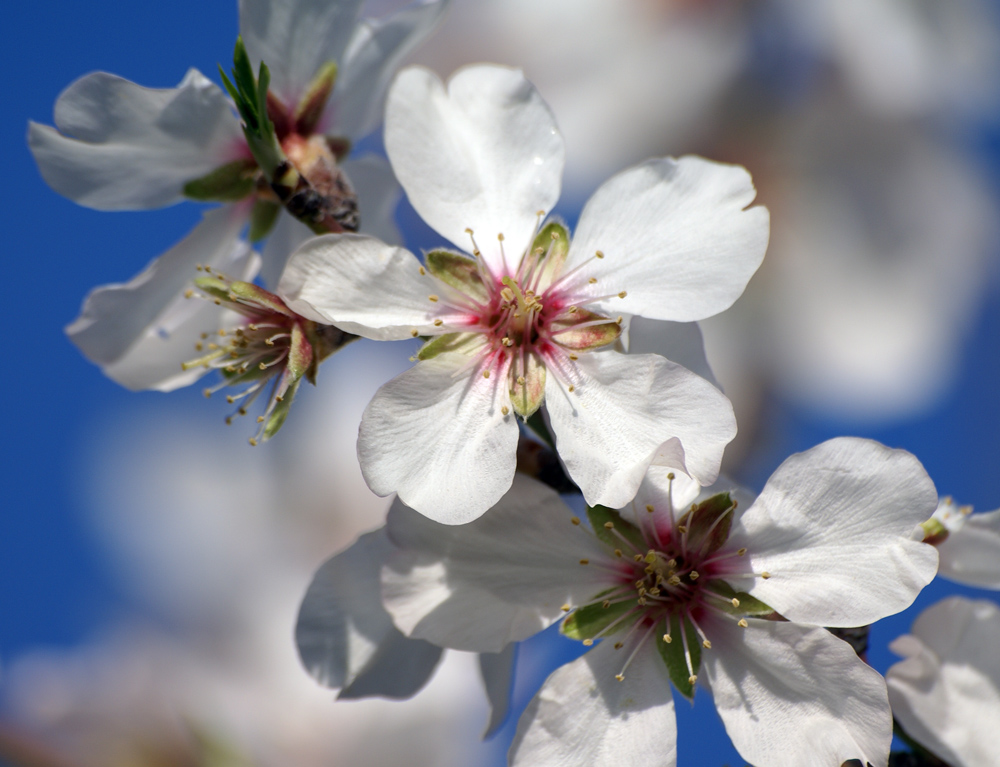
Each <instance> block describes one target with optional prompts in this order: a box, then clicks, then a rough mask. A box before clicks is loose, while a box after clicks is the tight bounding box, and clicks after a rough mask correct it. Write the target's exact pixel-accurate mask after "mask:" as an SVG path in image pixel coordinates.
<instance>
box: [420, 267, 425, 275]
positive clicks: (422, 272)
mask: <svg viewBox="0 0 1000 767" xmlns="http://www.w3.org/2000/svg"><path fill="white" fill-rule="evenodd" d="M420 274H421V276H423V275H425V274H427V270H426V269H424V267H422V266H421V267H420Z"/></svg>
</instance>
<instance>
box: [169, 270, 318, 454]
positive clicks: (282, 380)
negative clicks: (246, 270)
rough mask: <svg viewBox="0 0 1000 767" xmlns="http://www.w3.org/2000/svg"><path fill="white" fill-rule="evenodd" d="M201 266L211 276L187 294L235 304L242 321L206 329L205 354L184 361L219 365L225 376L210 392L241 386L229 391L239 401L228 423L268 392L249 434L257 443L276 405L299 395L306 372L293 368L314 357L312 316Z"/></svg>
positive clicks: (190, 365)
mask: <svg viewBox="0 0 1000 767" xmlns="http://www.w3.org/2000/svg"><path fill="white" fill-rule="evenodd" d="M198 270H199V271H203V272H204V273H205V275H206V276H205V277H203V278H199V279H198V280H196V281H195V285H196V287H197V290H195V289H191V290H188V291H187V292H186V294H185V296H186V297H187V298H190V299H198V298H200V299H204V300H209V301H212V302H213V303H215V304H216V305H218V306H224V307H225V308H227V309H231V310H232V311H234V312H236V313H237V314H239V315H242V317H243V322H242V323H240V324H238V325H236V326H235V327H230V328H220V329H219V330H217V331H215V332H212V333H207V332H206V333H202V334H201V337H200V339H199V340H198V341H197V342H196V343H195V346H194V348H195V351H196V352H198V353H201V356H199V357H197V358H195V359H192V360H190V361H187V362H184V363H182V365H181V367H182V369H184V370H191V369H194V368H199V367H200V368H204V369H205V370H217V371H219V373H220V374H221V376H222V378H221V380H220V381H219V382H218V383H216V384H215V385H213V386H211V387H208V388H206V389H204V394H205V396H206V397H210V396H212V394H215V393H216V392H218V391H220V390H222V389H225V388H227V387H234V388H236V389H238V391H236V392H235V393H233V394H227V395H226V401H227V402H228V403H229V404H231V405H233V404H235V405H238V407H237V408H236V410H235V411H234V412H233V413H232V414H230V415H229V416H227V417H226V423H227V424H231V423H232V422H233V418H234V417H237V416H245V415H246V414H247V412H248V409H249V408H250V406H251V405H252V404H253V403H254V402H255V401H256V400H257V398H258V397H259V396H260V395H261V394H262V393H264V392H265V391H266V392H268V397H267V400H268V404H267V406H266V408H265V410H264V413H263V414H262V415H259V416H257V423H258V424H259V428H258V431H257V433H256V435H255V436H254V437H251V438H250V444H251V445H257V444H258V443H259V442H261V441H262V440H263V438H264V437H265V432H266V430H267V428H268V425H269V422H270V419H271V418H272V416H274V414H275V411H276V410H277V409H278V408H279V407H280V406H281V405H282V403H284V402H285V399H286V397H289V398H290V396H292V395H294V388H295V387H296V386H297V384H298V379H299V378H300V377H301V372H299V371H296V370H295V369H294V368H296V367H301V366H302V362H303V360H302V359H301V358H302V357H304V356H305V357H309V358H310V359H309V361H307V362H306V365H305V366H306V367H308V365H309V364H310V362H311V357H312V349H311V346H310V344H309V342H308V340H306V339H305V335H304V329H303V324H304V323H305V322H307V321H306V320H304V319H303V318H301V317H299V316H298V315H296V314H294V313H293V312H292V311H291V310H289V309H288V308H287V307H286V306H285V305H284V302H283V301H281V299H280V298H278V297H277V296H275V295H274V294H272V293H269V292H268V291H265V290H263V289H262V288H259V287H257V286H256V285H252V284H249V283H244V282H238V281H233V280H230V279H229V278H227V277H226V276H225V275H223V274H221V273H219V272H217V271H215V272H213V270H212V268H211V267H209V266H204V267H202V266H199V267H198ZM293 356H296V357H298V358H299V359H298V360H296V362H297V363H298V364H297V365H290V362H291V361H292V360H291V358H292V357H293ZM296 373H297V374H296Z"/></svg>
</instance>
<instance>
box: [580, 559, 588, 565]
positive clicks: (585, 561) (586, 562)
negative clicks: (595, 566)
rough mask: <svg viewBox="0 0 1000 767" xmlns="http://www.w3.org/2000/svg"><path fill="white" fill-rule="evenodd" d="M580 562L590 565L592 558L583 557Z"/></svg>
mask: <svg viewBox="0 0 1000 767" xmlns="http://www.w3.org/2000/svg"><path fill="white" fill-rule="evenodd" d="M580 564H581V565H589V564H590V560H589V559H581V560H580Z"/></svg>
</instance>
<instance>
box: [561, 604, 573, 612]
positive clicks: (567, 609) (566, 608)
mask: <svg viewBox="0 0 1000 767" xmlns="http://www.w3.org/2000/svg"><path fill="white" fill-rule="evenodd" d="M559 609H560V610H562V611H563V612H564V613H568V612H569V611H570V610H572V609H573V608H571V607H570V606H569V605H563V606H562V607H560V608H559Z"/></svg>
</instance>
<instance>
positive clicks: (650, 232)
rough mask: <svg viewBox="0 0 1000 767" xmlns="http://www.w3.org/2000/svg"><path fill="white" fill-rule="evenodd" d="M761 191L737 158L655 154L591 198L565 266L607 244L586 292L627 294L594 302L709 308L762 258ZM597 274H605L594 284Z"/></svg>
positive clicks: (729, 294)
mask: <svg viewBox="0 0 1000 767" xmlns="http://www.w3.org/2000/svg"><path fill="white" fill-rule="evenodd" d="M404 186H405V184H404ZM755 194H756V192H755V190H754V188H753V183H752V182H751V180H750V175H749V174H748V173H747V172H746V170H744V169H743V168H741V167H739V166H735V165H722V164H720V163H714V162H709V161H708V160H704V159H702V158H700V157H693V156H687V157H682V158H680V159H679V160H674V159H673V158H669V157H668V158H662V159H655V160H647V161H646V162H644V163H642V164H641V165H637V166H635V167H634V168H630V169H629V170H626V171H624V172H622V173H619V174H618V175H617V176H614V177H612V178H611V179H609V180H608V181H606V182H605V183H604V184H603V185H602V186H601V187H600V188H599V189H598V190H597V191H596V192H595V193H594V196H593V197H591V198H590V200H589V201H588V202H587V205H586V207H585V208H584V209H583V213H581V214H580V223H579V225H578V226H577V230H576V234H575V236H574V237H573V242H572V243H571V244H570V253H569V257H568V259H567V262H566V270H567V271H568V270H570V269H573V268H574V267H576V266H577V265H579V264H583V263H584V262H585V261H587V260H588V259H591V258H592V257H593V255H594V253H595V252H596V251H602V252H603V253H604V256H605V257H604V258H603V259H593V260H591V261H590V262H589V263H588V264H587V265H586V266H584V267H583V269H582V270H581V271H580V272H579V275H580V279H579V282H580V284H581V287H580V292H581V293H583V294H584V295H591V296H597V295H612V294H616V293H618V292H620V291H622V290H624V291H627V295H626V297H625V298H623V299H620V298H617V297H615V298H611V299H606V300H604V301H602V302H598V303H597V304H594V306H596V307H597V309H596V311H603V312H605V313H609V314H621V313H627V314H638V315H641V316H643V317H649V318H651V319H658V320H675V321H680V322H687V321H690V320H701V319H704V318H706V317H711V316H712V315H714V314H718V313H719V312H721V311H723V310H724V309H728V308H729V307H730V306H731V305H732V304H733V302H734V301H735V300H736V299H737V298H739V297H740V295H741V294H742V293H743V289H744V288H745V287H746V285H747V282H749V280H750V277H752V276H753V273H754V272H755V271H757V267H759V266H760V264H761V261H762V260H763V258H764V251H765V250H766V248H767V239H768V231H769V217H768V213H767V209H766V208H764V207H762V206H759V205H758V206H756V207H753V208H749V209H748V208H747V206H748V205H750V203H751V202H753V198H754V196H755ZM590 277H594V278H596V279H597V282H596V283H594V284H587V283H586V279H587V278H590Z"/></svg>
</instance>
